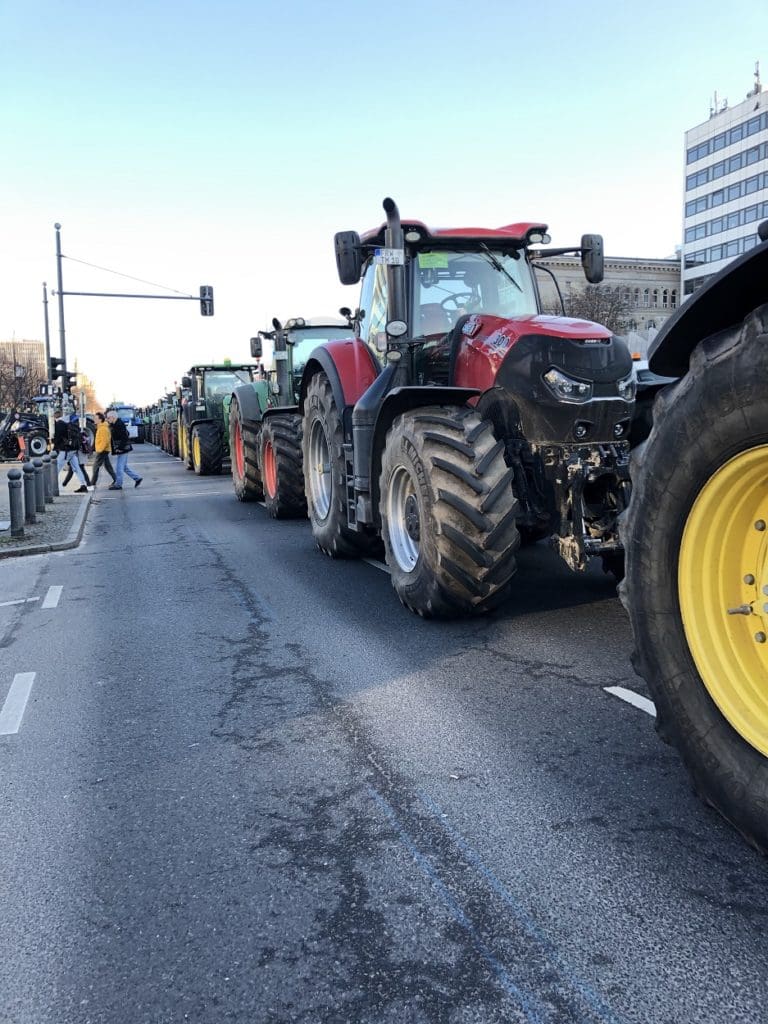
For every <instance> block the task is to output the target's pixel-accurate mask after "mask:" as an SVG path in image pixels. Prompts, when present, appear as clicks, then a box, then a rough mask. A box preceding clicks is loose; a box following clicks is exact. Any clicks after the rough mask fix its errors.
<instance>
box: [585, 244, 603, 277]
mask: <svg viewBox="0 0 768 1024" xmlns="http://www.w3.org/2000/svg"><path fill="white" fill-rule="evenodd" d="M581 265H582V267H583V268H584V276H585V277H586V279H587V280H588V281H589V283H590V284H600V282H601V281H602V280H603V276H604V268H603V236H602V235H582V236H581Z"/></svg>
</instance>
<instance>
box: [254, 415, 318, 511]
mask: <svg viewBox="0 0 768 1024" xmlns="http://www.w3.org/2000/svg"><path fill="white" fill-rule="evenodd" d="M301 427H302V424H301V416H300V415H299V414H298V413H280V414H279V415H275V416H268V417H267V418H266V420H265V421H264V425H263V427H262V428H261V472H262V479H263V482H264V504H265V505H266V506H267V512H269V514H270V515H271V516H272V518H273V519H289V518H291V517H293V516H305V515H306V514H307V499H306V496H305V494H304V468H303V466H302V454H301V437H302V429H301Z"/></svg>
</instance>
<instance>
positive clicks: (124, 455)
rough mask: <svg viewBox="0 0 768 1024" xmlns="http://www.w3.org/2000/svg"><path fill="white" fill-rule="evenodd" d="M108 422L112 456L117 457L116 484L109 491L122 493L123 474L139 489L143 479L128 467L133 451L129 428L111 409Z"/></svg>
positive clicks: (111, 485)
mask: <svg viewBox="0 0 768 1024" xmlns="http://www.w3.org/2000/svg"><path fill="white" fill-rule="evenodd" d="M107 420H108V421H109V427H110V431H111V434H112V454H113V455H114V456H116V458H115V482H114V483H113V484H110V485H109V488H108V490H110V491H122V489H123V474H125V476H128V477H130V478H131V480H133V486H134V487H138V486H139V484H140V483H141V481H142V477H140V476H139V474H138V473H134V471H133V470H132V469H131V467H130V466H129V465H128V454H129V452H132V451H133V445H132V444H131V442H130V439H129V437H128V428H127V427H126V425H125V424H124V423H123V421H122V420H121V419H120V417H119V416H118V415H117V413H116V412H114V411H112V410H111V409H110V411H109V412H108V413H107Z"/></svg>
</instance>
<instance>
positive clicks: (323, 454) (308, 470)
mask: <svg viewBox="0 0 768 1024" xmlns="http://www.w3.org/2000/svg"><path fill="white" fill-rule="evenodd" d="M343 444H344V430H343V427H342V422H341V413H340V410H339V409H338V408H337V407H336V401H335V399H334V397H333V390H332V388H331V384H330V381H329V380H328V377H327V376H326V374H324V373H317V374H315V376H314V377H313V378H312V380H311V381H310V382H309V387H308V388H307V397H306V399H305V401H304V437H303V439H302V449H303V453H304V489H305V492H306V496H307V514H308V516H309V521H310V524H311V526H312V534H313V536H314V538H315V542H316V543H317V546H318V547H319V548H320V550H321V551H323V552H324V553H325V554H326V555H330V557H331V558H356V557H359V556H360V555H362V554H364V553H365V552H366V551H369V550H371V548H372V546H373V543H374V539H373V538H371V537H369V535H368V534H363V533H357V532H355V531H354V530H351V529H350V528H349V525H348V521H347V471H346V465H345V462H344V449H343V447H342V446H343Z"/></svg>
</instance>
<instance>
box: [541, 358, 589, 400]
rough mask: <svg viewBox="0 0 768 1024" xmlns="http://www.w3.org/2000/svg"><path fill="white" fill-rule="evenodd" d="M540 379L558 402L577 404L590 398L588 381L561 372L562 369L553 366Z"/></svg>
mask: <svg viewBox="0 0 768 1024" xmlns="http://www.w3.org/2000/svg"><path fill="white" fill-rule="evenodd" d="M542 380H543V381H544V383H545V384H546V385H547V388H548V389H549V391H550V392H551V393H552V394H553V395H554V396H555V398H556V399H557V400H558V401H560V402H572V403H574V404H577V405H578V404H581V403H583V402H588V401H589V400H590V399H591V398H592V385H591V384H590V383H589V382H588V381H584V380H577V379H576V378H575V377H569V376H568V374H567V373H563V372H562V370H558V369H556V368H555V367H554V366H553V367H551V368H550V369H549V370H547V372H546V373H545V374H544V375H543V377H542Z"/></svg>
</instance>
